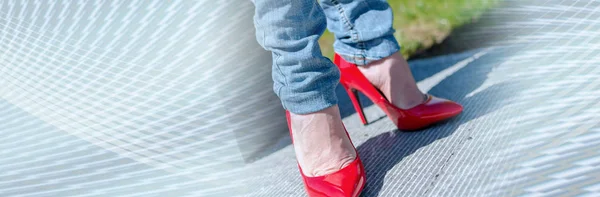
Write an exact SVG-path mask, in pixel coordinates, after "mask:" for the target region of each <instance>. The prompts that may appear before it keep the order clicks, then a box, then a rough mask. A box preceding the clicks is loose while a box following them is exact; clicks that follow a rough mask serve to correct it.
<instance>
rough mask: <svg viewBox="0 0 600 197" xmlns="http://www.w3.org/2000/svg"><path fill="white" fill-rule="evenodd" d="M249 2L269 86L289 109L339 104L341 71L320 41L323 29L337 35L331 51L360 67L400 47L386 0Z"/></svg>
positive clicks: (305, 110)
mask: <svg viewBox="0 0 600 197" xmlns="http://www.w3.org/2000/svg"><path fill="white" fill-rule="evenodd" d="M253 2H254V4H255V7H256V9H255V11H256V12H255V15H254V25H255V27H256V39H257V41H258V43H259V44H260V45H261V46H262V47H263V48H265V49H266V50H268V51H271V53H272V56H273V65H272V70H273V72H272V77H273V81H274V85H273V90H274V91H275V93H276V94H277V96H279V98H280V100H281V103H282V105H283V107H284V108H285V109H286V110H289V111H290V112H292V113H296V114H308V113H313V112H317V111H320V110H322V109H325V108H328V107H331V106H333V105H336V104H337V97H336V95H335V88H336V86H337V85H338V83H339V77H340V73H339V70H338V69H337V67H336V66H335V65H334V64H333V62H331V60H329V59H328V58H326V57H324V56H323V55H322V53H321V49H320V48H319V43H318V40H319V37H320V36H321V34H323V32H324V31H325V28H326V27H327V28H329V30H330V31H331V32H333V33H334V34H335V37H336V42H335V44H334V50H335V51H336V52H337V53H338V54H340V55H342V57H343V58H344V59H345V60H347V61H350V62H354V63H356V64H358V65H366V64H368V63H369V62H370V61H374V60H378V59H381V58H384V57H387V56H389V55H391V54H393V53H395V52H397V51H398V50H399V49H400V47H399V46H398V43H397V41H396V40H395V38H394V36H393V33H394V29H393V28H392V11H391V9H390V7H389V5H388V4H387V2H386V1H385V0H321V2H320V4H321V5H319V3H318V2H317V1H316V0H255V1H253Z"/></svg>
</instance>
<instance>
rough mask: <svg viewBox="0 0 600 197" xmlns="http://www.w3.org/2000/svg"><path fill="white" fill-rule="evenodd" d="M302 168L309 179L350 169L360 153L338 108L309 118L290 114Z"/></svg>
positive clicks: (297, 153)
mask: <svg viewBox="0 0 600 197" xmlns="http://www.w3.org/2000/svg"><path fill="white" fill-rule="evenodd" d="M290 120H291V126H292V138H293V139H294V150H295V152H296V157H297V159H298V164H299V165H300V167H301V168H302V169H303V172H304V174H305V175H306V176H320V175H325V174H329V173H332V172H335V171H338V170H339V169H341V168H343V167H345V166H347V165H348V164H350V163H351V162H352V161H354V160H355V158H356V151H355V150H354V147H353V146H352V143H351V141H350V139H349V138H348V136H347V134H346V130H345V128H344V125H343V123H342V120H341V117H340V114H339V109H338V108H337V106H334V107H331V108H327V109H325V110H322V111H319V112H315V113H312V114H306V115H297V114H290Z"/></svg>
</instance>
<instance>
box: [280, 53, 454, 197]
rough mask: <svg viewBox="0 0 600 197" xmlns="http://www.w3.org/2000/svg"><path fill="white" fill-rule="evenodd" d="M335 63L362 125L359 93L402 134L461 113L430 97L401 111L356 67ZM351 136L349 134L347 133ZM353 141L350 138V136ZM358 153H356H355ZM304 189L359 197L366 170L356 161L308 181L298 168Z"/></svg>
mask: <svg viewBox="0 0 600 197" xmlns="http://www.w3.org/2000/svg"><path fill="white" fill-rule="evenodd" d="M334 63H335V64H336V65H337V66H338V67H339V69H340V72H341V80H340V83H341V84H342V86H343V87H344V89H346V91H347V92H348V95H349V96H350V99H351V101H352V104H353V105H354V108H355V109H356V112H357V113H358V114H359V116H360V119H361V121H362V122H363V124H367V120H366V118H365V115H364V113H363V109H362V106H361V104H360V102H359V100H358V91H360V92H362V93H363V94H364V95H366V96H367V97H368V98H369V99H371V101H373V103H375V104H376V105H377V106H379V107H380V108H381V109H382V110H383V111H384V112H385V113H386V114H387V116H388V117H389V118H390V119H392V121H393V122H394V124H395V125H396V126H397V127H398V129H401V130H417V129H422V128H424V127H427V126H429V125H432V124H434V123H437V122H439V121H442V120H446V119H448V118H451V117H454V116H456V115H458V114H460V113H461V112H462V109H463V108H462V106H461V105H460V104H458V103H455V102H452V101H449V100H445V99H440V98H436V97H433V96H431V95H427V96H428V98H427V100H426V101H425V102H423V103H422V104H420V105H417V106H416V107H413V108H410V109H406V110H405V109H400V108H398V107H396V106H395V105H393V104H392V103H390V102H389V101H388V100H387V99H386V98H385V96H384V95H383V94H382V93H381V92H380V91H379V90H378V89H377V88H375V87H374V86H373V85H372V84H371V83H370V82H369V81H368V80H367V78H366V77H365V76H364V75H363V74H362V73H361V72H360V70H359V69H358V68H357V66H356V65H355V64H352V63H349V62H346V61H345V60H344V59H342V58H341V57H340V56H339V55H337V54H336V55H335V58H334ZM286 115H287V121H288V127H289V128H290V136H292V130H291V123H290V116H289V112H287V113H286ZM346 134H348V132H346ZM348 138H350V136H348ZM355 151H356V149H355ZM298 168H299V169H300V174H301V175H302V179H303V181H304V186H305V189H306V192H307V193H308V196H309V197H357V196H358V195H360V192H361V191H362V189H363V188H364V186H365V181H366V176H365V169H364V167H363V164H362V162H361V160H360V157H359V156H358V153H357V156H356V159H355V160H354V161H353V162H352V163H350V165H348V166H346V167H344V168H342V169H340V170H339V171H337V172H334V173H331V174H328V175H324V176H318V177H307V176H305V175H304V173H303V172H302V168H300V165H298Z"/></svg>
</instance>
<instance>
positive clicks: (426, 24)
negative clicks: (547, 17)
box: [319, 0, 500, 58]
mask: <svg viewBox="0 0 600 197" xmlns="http://www.w3.org/2000/svg"><path fill="white" fill-rule="evenodd" d="M499 1H500V0H388V2H389V4H390V6H391V7H392V10H393V12H394V28H395V29H396V33H395V34H394V36H395V37H396V39H398V42H399V43H400V46H401V47H402V54H403V55H404V57H407V58H408V57H410V56H411V55H414V54H415V53H417V52H419V51H422V50H425V49H428V48H430V47H431V46H433V45H434V44H436V43H440V42H442V41H443V40H444V39H445V38H446V37H447V36H448V35H449V34H450V32H451V31H452V30H453V29H454V28H457V27H459V26H461V25H464V24H468V23H471V22H473V21H474V20H476V19H477V18H479V16H481V14H483V12H485V11H486V10H488V9H489V8H492V7H494V6H495V5H497V4H498V3H499ZM334 40H335V38H334V37H333V34H332V33H330V32H329V31H326V32H325V34H323V36H322V37H321V39H320V40H319V43H320V45H321V49H322V51H323V54H324V55H325V56H327V57H329V58H332V57H333V54H334V51H333V42H334Z"/></svg>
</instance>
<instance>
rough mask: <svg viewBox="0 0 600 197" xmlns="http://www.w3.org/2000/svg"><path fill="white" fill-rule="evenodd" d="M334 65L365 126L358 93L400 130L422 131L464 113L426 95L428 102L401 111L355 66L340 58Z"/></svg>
mask: <svg viewBox="0 0 600 197" xmlns="http://www.w3.org/2000/svg"><path fill="white" fill-rule="evenodd" d="M334 63H335V64H336V65H337V66H338V67H339V69H340V72H341V79H340V83H341V84H342V86H343V87H344V89H346V92H348V96H349V97H350V100H351V101H352V104H353V105H354V108H355V109H356V112H357V113H358V115H359V116H360V119H361V121H362V123H363V124H367V119H366V118H365V115H364V113H363V109H362V106H361V104H360V102H359V99H358V92H357V91H360V92H362V93H363V94H365V95H366V96H367V97H368V98H369V99H371V101H373V103H375V104H376V105H377V106H379V107H380V108H381V109H382V110H383V111H384V112H385V113H386V114H387V116H388V117H389V118H390V119H392V121H393V122H394V124H396V126H397V127H398V129H401V130H418V129H422V128H425V127H427V126H429V125H431V124H434V123H436V122H440V121H442V120H446V119H448V118H451V117H454V116H456V115H458V114H460V113H461V112H462V110H463V108H462V106H461V105H460V104H458V103H455V102H452V101H449V100H446V99H440V98H437V97H433V96H431V95H427V100H426V101H425V102H423V103H421V104H419V105H417V106H415V107H413V108H410V109H400V108H398V107H396V106H395V105H393V104H392V103H390V102H389V101H388V100H387V99H386V98H385V96H384V95H383V93H381V91H379V90H378V89H377V88H375V86H373V85H372V84H371V83H370V82H369V80H367V78H366V77H365V76H364V75H363V74H362V72H360V70H359V69H358V68H357V66H356V65H355V64H352V63H349V62H347V61H346V60H344V59H343V58H341V57H340V56H339V55H338V54H335V57H334Z"/></svg>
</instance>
